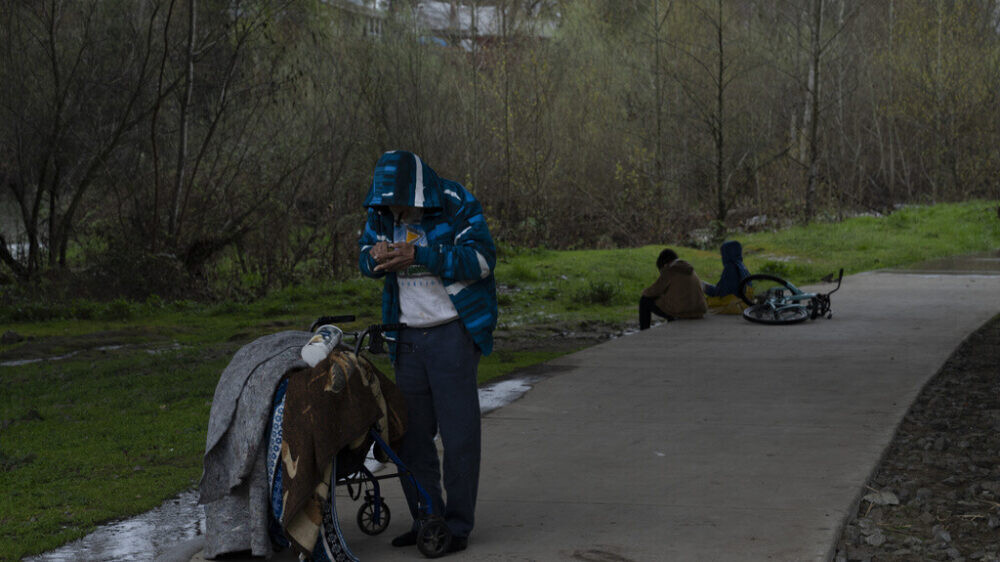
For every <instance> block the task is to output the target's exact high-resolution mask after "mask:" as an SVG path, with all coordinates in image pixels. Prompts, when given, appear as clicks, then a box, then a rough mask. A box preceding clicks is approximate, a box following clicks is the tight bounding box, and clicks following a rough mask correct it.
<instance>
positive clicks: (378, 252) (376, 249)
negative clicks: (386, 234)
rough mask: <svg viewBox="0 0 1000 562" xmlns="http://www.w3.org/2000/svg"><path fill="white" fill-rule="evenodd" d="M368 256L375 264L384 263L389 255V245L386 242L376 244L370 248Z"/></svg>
mask: <svg viewBox="0 0 1000 562" xmlns="http://www.w3.org/2000/svg"><path fill="white" fill-rule="evenodd" d="M368 255H370V256H371V257H372V259H373V260H375V263H382V262H384V261H385V259H386V256H388V255H389V243H388V242H378V243H376V244H375V245H374V246H372V249H371V250H368Z"/></svg>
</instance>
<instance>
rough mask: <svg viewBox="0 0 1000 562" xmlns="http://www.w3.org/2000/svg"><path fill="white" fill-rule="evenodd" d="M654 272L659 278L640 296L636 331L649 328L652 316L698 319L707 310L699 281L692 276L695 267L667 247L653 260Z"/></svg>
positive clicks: (673, 318) (672, 318)
mask: <svg viewBox="0 0 1000 562" xmlns="http://www.w3.org/2000/svg"><path fill="white" fill-rule="evenodd" d="M656 269H658V270H659V271H660V277H659V278H658V279H657V280H656V282H655V283H653V284H652V285H650V286H649V287H646V289H644V290H643V291H642V296H641V297H639V329H640V330H646V329H648V328H649V325H650V321H651V320H652V314H656V315H657V316H661V317H663V318H666V319H667V321H668V322H669V321H671V320H676V319H678V318H685V319H686V318H701V317H702V316H704V315H705V312H706V310H707V309H708V308H707V306H706V305H705V294H704V293H702V290H701V279H698V276H697V275H695V272H694V267H693V266H692V265H691V264H689V263H688V262H686V261H684V260H682V259H678V257H677V252H675V251H673V250H671V249H670V248H667V249H665V250H663V251H662V252H660V257H658V258H656Z"/></svg>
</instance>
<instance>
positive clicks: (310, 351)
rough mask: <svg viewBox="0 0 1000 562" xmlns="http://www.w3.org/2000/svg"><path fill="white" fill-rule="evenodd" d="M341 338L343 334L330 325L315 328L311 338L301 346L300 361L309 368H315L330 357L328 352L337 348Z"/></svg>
mask: <svg viewBox="0 0 1000 562" xmlns="http://www.w3.org/2000/svg"><path fill="white" fill-rule="evenodd" d="M343 337H344V332H343V331H341V329H340V328H338V327H336V326H333V325H331V324H324V325H323V326H320V327H319V328H316V332H315V333H314V334H313V337H312V338H310V339H309V342H308V343H306V344H305V345H304V346H302V360H303V361H305V362H306V363H308V364H309V366H310V367H315V366H316V365H318V364H319V362H320V361H322V360H324V359H326V357H327V356H328V355H330V352H331V351H333V349H334V348H335V347H337V345H338V344H339V343H340V340H341V338H343Z"/></svg>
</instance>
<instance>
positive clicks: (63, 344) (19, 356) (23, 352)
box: [0, 327, 172, 362]
mask: <svg viewBox="0 0 1000 562" xmlns="http://www.w3.org/2000/svg"><path fill="white" fill-rule="evenodd" d="M171 343H172V340H171V339H170V338H168V337H166V336H164V335H163V334H161V333H159V332H158V331H157V330H156V329H154V328H142V327H136V328H132V329H129V330H114V331H104V332H94V333H90V334H82V335H77V336H52V337H43V338H35V337H28V338H24V339H23V340H20V341H18V342H17V343H14V344H12V345H4V346H0V362H2V361H12V360H31V359H47V358H52V357H61V356H66V355H71V354H76V353H80V352H84V351H106V350H113V349H118V348H122V347H130V346H137V345H142V346H144V347H161V346H165V345H169V344H171Z"/></svg>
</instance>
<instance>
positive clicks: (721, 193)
mask: <svg viewBox="0 0 1000 562" xmlns="http://www.w3.org/2000/svg"><path fill="white" fill-rule="evenodd" d="M722 2H723V0H716V13H717V20H716V28H715V33H716V35H715V39H716V46H717V48H718V49H719V64H718V67H717V71H718V74H717V75H716V81H717V82H716V90H715V94H716V95H715V112H716V123H715V189H716V192H715V194H716V204H717V207H716V219H718V220H720V221H724V220H726V215H727V214H728V209H727V208H726V194H725V180H724V179H723V178H725V175H726V171H725V165H726V162H725V158H726V156H725V147H726V131H725V122H726V113H725V110H726V108H725V93H726V56H725V55H726V53H725V42H724V41H723V33H722V26H723V21H722Z"/></svg>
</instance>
